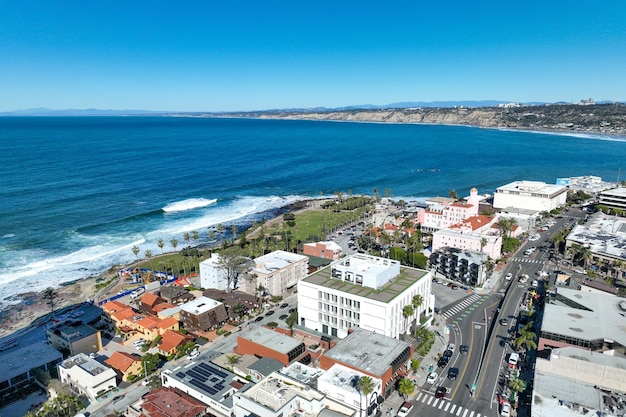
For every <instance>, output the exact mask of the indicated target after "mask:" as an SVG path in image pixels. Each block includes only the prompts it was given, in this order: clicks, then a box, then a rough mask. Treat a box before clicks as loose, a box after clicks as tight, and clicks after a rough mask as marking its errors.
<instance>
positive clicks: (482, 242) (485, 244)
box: [480, 237, 488, 253]
mask: <svg viewBox="0 0 626 417" xmlns="http://www.w3.org/2000/svg"><path fill="white" fill-rule="evenodd" d="M487 243H488V242H487V238H486V237H481V238H480V252H481V253H482V251H483V249H484V248H485V246H487Z"/></svg>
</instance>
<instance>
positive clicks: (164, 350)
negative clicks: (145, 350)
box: [157, 330, 193, 356]
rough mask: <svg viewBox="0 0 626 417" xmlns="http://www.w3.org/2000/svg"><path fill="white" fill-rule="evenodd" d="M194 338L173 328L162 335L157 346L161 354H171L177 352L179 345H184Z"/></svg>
mask: <svg viewBox="0 0 626 417" xmlns="http://www.w3.org/2000/svg"><path fill="white" fill-rule="evenodd" d="M192 340H193V338H192V337H191V336H188V335H186V334H182V333H179V332H175V331H173V330H167V331H166V332H165V333H163V335H162V336H161V340H160V341H159V344H158V346H157V348H158V349H159V353H160V354H161V355H163V356H169V355H172V354H174V353H176V349H177V348H178V347H180V346H184V345H186V344H187V343H189V342H191V341H192Z"/></svg>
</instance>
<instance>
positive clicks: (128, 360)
mask: <svg viewBox="0 0 626 417" xmlns="http://www.w3.org/2000/svg"><path fill="white" fill-rule="evenodd" d="M104 363H106V364H107V365H109V366H110V367H111V368H113V369H115V370H116V371H117V374H118V377H119V378H120V380H121V381H129V378H130V376H131V375H134V376H137V375H139V374H141V371H143V368H142V362H141V356H139V355H135V354H130V353H126V352H113V354H112V355H111V357H110V358H108V359H106V360H105V361H104Z"/></svg>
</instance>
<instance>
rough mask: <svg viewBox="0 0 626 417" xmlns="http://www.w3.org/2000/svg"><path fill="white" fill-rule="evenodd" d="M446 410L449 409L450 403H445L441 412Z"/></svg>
mask: <svg viewBox="0 0 626 417" xmlns="http://www.w3.org/2000/svg"><path fill="white" fill-rule="evenodd" d="M448 408H450V403H446V408H444V409H443V411H448Z"/></svg>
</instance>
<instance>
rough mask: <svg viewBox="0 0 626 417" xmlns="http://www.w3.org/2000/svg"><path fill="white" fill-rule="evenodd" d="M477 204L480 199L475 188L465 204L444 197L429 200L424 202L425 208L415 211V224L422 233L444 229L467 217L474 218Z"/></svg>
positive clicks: (476, 212)
mask: <svg viewBox="0 0 626 417" xmlns="http://www.w3.org/2000/svg"><path fill="white" fill-rule="evenodd" d="M479 203H480V198H479V196H478V189H476V188H472V189H471V190H470V196H469V197H468V198H467V199H466V201H465V202H461V201H457V200H456V199H452V198H446V197H439V198H436V199H429V200H427V201H426V204H427V207H426V208H420V209H419V210H418V211H417V222H418V223H419V224H420V227H421V229H422V231H424V232H435V231H437V230H440V229H445V228H447V227H450V226H452V225H453V224H456V223H459V222H462V221H463V220H465V219H467V218H469V217H472V216H476V215H477V214H478V208H479Z"/></svg>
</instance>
